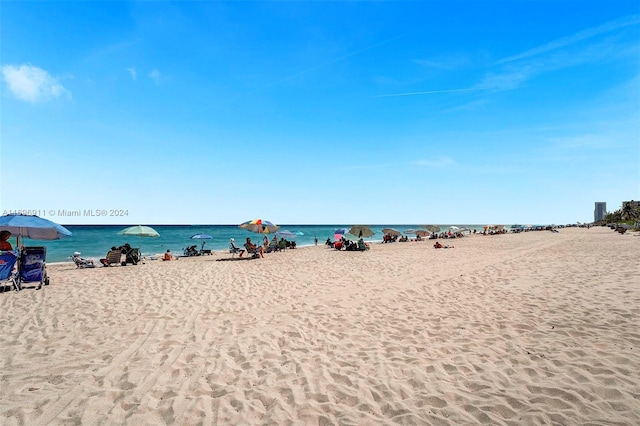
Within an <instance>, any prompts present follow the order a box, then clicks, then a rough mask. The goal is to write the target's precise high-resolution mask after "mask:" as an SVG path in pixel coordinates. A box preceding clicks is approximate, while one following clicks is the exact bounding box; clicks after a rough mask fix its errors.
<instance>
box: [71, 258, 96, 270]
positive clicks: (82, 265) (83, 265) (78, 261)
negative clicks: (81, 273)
mask: <svg viewBox="0 0 640 426" xmlns="http://www.w3.org/2000/svg"><path fill="white" fill-rule="evenodd" d="M71 260H73V263H75V264H76V268H80V269H81V268H95V267H96V265H94V264H93V262H87V261H86V260H84V259H81V258H79V257H78V256H75V255H74V256H71Z"/></svg>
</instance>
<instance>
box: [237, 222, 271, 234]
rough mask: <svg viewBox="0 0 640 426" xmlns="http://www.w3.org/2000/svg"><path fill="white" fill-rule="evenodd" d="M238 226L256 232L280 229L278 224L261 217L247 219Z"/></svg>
mask: <svg viewBox="0 0 640 426" xmlns="http://www.w3.org/2000/svg"><path fill="white" fill-rule="evenodd" d="M238 228H240V229H246V230H247V231H250V232H255V233H257V234H273V233H274V232H276V231H277V230H278V229H280V227H279V226H278V225H274V224H273V223H271V222H269V221H268V220H263V219H254V220H248V221H246V222H243V223H241V224H240V225H238Z"/></svg>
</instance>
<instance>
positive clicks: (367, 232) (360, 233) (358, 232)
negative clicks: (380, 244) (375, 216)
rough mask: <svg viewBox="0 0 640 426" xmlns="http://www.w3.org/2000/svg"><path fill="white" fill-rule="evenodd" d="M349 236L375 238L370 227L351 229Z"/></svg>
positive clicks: (355, 226) (359, 226)
mask: <svg viewBox="0 0 640 426" xmlns="http://www.w3.org/2000/svg"><path fill="white" fill-rule="evenodd" d="M349 234H351V235H355V236H356V237H358V238H362V237H364V238H369V237H371V236H373V234H374V232H373V231H372V230H371V228H369V227H368V226H364V225H354V226H352V227H351V228H350V229H349Z"/></svg>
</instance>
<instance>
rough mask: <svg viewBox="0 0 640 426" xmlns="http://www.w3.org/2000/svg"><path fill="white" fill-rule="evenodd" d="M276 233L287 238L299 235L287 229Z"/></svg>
mask: <svg viewBox="0 0 640 426" xmlns="http://www.w3.org/2000/svg"><path fill="white" fill-rule="evenodd" d="M276 235H277V236H279V237H282V238H284V239H285V240H289V239H293V238H295V237H296V236H297V235H296V234H295V233H293V232H291V231H288V230H286V229H283V230H282V231H278V232H276Z"/></svg>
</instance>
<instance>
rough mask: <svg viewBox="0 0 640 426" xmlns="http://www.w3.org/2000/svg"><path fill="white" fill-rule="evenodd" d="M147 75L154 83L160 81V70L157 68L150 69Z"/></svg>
mask: <svg viewBox="0 0 640 426" xmlns="http://www.w3.org/2000/svg"><path fill="white" fill-rule="evenodd" d="M148 77H149V78H150V79H151V80H153V81H154V82H155V83H156V84H158V83H160V71H158V70H157V69H153V70H151V72H150V73H149V75H148Z"/></svg>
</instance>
